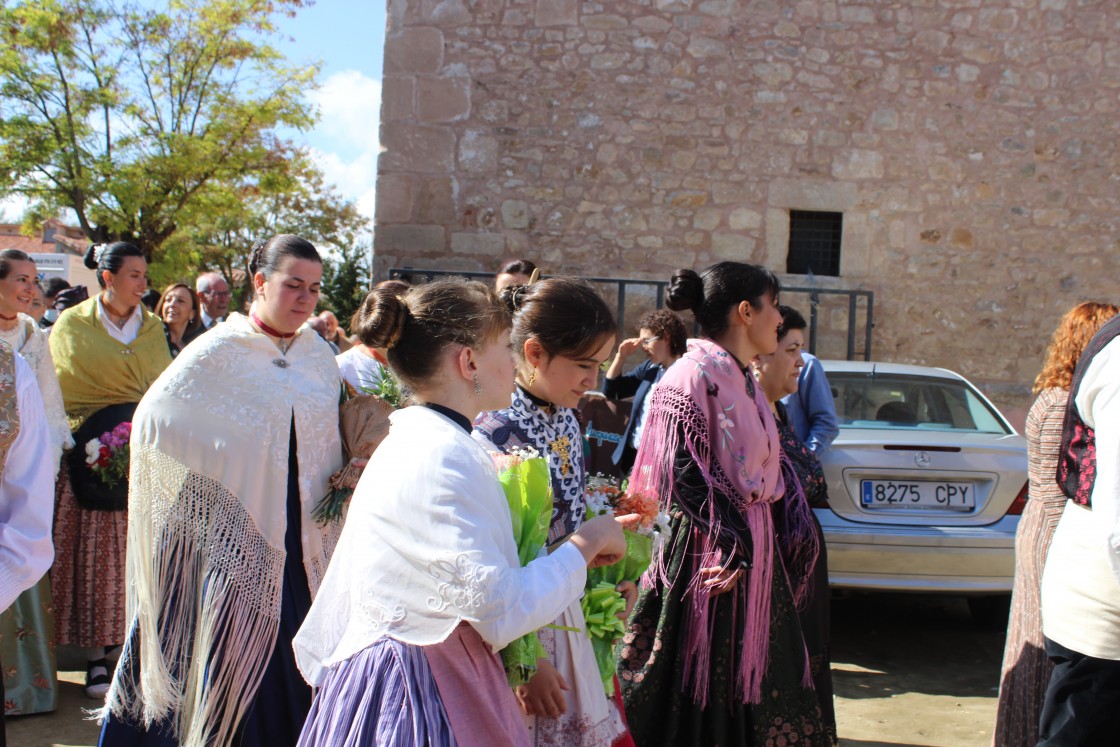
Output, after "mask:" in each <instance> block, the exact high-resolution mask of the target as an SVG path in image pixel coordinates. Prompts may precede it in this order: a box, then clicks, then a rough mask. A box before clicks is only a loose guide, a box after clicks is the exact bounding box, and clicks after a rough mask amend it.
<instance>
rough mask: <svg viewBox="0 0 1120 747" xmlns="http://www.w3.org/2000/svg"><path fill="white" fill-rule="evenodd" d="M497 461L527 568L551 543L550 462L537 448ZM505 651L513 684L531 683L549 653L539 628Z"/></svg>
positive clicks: (520, 555)
mask: <svg viewBox="0 0 1120 747" xmlns="http://www.w3.org/2000/svg"><path fill="white" fill-rule="evenodd" d="M494 464H495V466H496V467H497V468H498V482H500V483H501V485H502V491H503V492H504V493H505V495H506V501H507V502H508V503H509V513H510V516H511V518H512V519H513V539H514V542H516V543H517V558H518V560H519V561H521V565H522V567H524V566H526V565H528V564H529V563H530V561H532V560H533V559H534V558H536V557H537V556H538V555H540V553H541V550H542V549H544V546H545V543H546V542H548V526H549V524H550V523H551V521H552V482H551V478H550V476H549V472H548V462H547V461H546V460H545V458H544V457H542V456H541V455H540V454H539V453H537V451H536V450H535V449H532V448H528V449H524V450H520V451H513V452H511V453H509V454H495V455H494ZM501 654H502V663H503V664H505V668H506V679H507V680H508V681H509V684H510V686H511V687H516V686H517V685H524V684H525V683H526V682H528V681H529V678H530V677H532V676H533V674H534V673H535V672H536V671H537V659H540V658H542V657H545V656H547V653H546V652H545V650H544V646H542V645H541V641H540V638H538V637H537V634H536V632H535V631H534V632H532V633H528V634H526V635H523V636H521V637H520V638H518V639H517V640H516V641H513V642H512V643H510V644H509V645H508V646H506V647H505V648H503V649H502V651H501Z"/></svg>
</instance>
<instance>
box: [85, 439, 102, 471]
mask: <svg viewBox="0 0 1120 747" xmlns="http://www.w3.org/2000/svg"><path fill="white" fill-rule="evenodd" d="M100 456H101V441H100V440H98V439H96V438H91V439H90V440H88V441H86V464H88V465H89V466H91V467H92V466H93V465H94V464H96V463H97V459H98V457H100Z"/></svg>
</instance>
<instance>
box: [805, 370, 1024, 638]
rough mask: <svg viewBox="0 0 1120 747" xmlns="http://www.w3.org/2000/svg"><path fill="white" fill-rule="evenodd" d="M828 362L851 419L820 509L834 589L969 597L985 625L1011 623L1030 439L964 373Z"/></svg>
mask: <svg viewBox="0 0 1120 747" xmlns="http://www.w3.org/2000/svg"><path fill="white" fill-rule="evenodd" d="M822 363H823V366H824V369H825V372H826V373H827V375H828V382H829V384H830V385H831V387H832V394H833V399H834V401H835V403H836V413H837V416H838V418H839V423H840V435H839V436H838V437H837V438H836V440H835V441H833V443H832V446H831V447H830V448H829V449H827V450H826V451H825V452H824V454H823V455H822V458H821V461H822V463H823V465H824V471H825V477H826V479H827V482H828V498H829V505H828V507H827V508H817V509H815V511H816V514H817V518H818V519H819V520H820V523H821V527H822V528H823V530H824V535H825V539H826V543H827V546H828V572H829V582H830V584H831V586H832V587H833V588H838V589H857V590H862V591H895V592H898V591H902V592H938V593H948V594H963V595H968V597H969V605H970V607H971V608H972V612H973V615H974V617H975V618H976V619H977V620H978V621H980V622H984V623H997V622H999V617H1000V615H1003V616H1004V617H1003V622H1006V610H1007V599H1008V598H1007V595H1008V594H1010V592H1011V587H1012V581H1013V577H1014V574H1015V530H1016V528H1017V527H1018V525H1019V515H1020V514H1021V513H1022V511H1023V507H1024V505H1025V503H1026V497H1027V444H1026V440H1025V439H1024V438H1023V437H1022V436H1020V435H1018V434H1017V433H1016V432H1015V429H1014V428H1013V427H1012V426H1011V424H1010V423H1008V422H1007V420H1006V419H1005V418H1004V417H1003V415H1002V414H1000V412H999V410H997V409H996V407H995V406H994V405H992V403H991V402H989V401H988V399H987V398H986V397H984V395H983V394H981V393H980V392H979V391H977V389H976V388H975V387H974V386H972V384H970V383H969V382H968V381H966V380H965V379H964V378H963V377H961V376H960V375H958V374H956V373H953V372H952V371H948V370H945V369H942V368H927V367H923V366H906V365H895V364H889V363H871V362H866V363H865V362H854V361H822Z"/></svg>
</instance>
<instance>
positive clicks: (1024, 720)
mask: <svg viewBox="0 0 1120 747" xmlns="http://www.w3.org/2000/svg"><path fill="white" fill-rule="evenodd" d="M1068 399H1069V391H1067V390H1065V389H1044V390H1042V392H1040V393H1039V395H1038V398H1037V399H1036V400H1035V401H1034V404H1033V405H1032V406H1031V410H1030V413H1029V414H1028V415H1027V426H1026V436H1027V471H1028V479H1029V482H1030V486H1029V489H1028V491H1029V493H1028V495H1029V497H1028V500H1027V507H1026V509H1025V510H1024V511H1023V516H1022V519H1021V520H1020V522H1019V530H1018V532H1017V534H1016V536H1015V588H1014V591H1013V592H1012V595H1011V619H1010V621H1009V622H1008V624H1007V643H1006V644H1005V647H1004V650H1003V673H1002V675H1001V676H1000V687H999V709H998V711H997V714H996V729H995V735H994V737H993V739H992V744H993V745H995V746H996V747H1019V746H1020V745H1033V744H1034V743H1035V742H1037V741H1038V717H1039V713H1040V712H1041V710H1042V700H1043V697H1044V696H1045V694H1046V685H1047V683H1048V682H1049V681H1050V671H1051V669H1052V668H1053V666H1052V665H1051V664H1050V660H1049V659H1048V658H1047V656H1046V651H1045V648H1044V643H1043V639H1042V604H1041V601H1040V596H1041V595H1040V588H1041V585H1042V569H1043V566H1044V565H1045V564H1046V554H1047V552H1049V550H1050V540H1051V539H1052V538H1053V536H1054V530H1055V528H1057V526H1058V520H1059V519H1061V518H1062V510H1063V509H1064V508H1065V505H1066V496H1065V494H1064V493H1062V491H1061V488H1059V487H1058V482H1057V478H1056V475H1057V471H1058V452H1059V450H1060V447H1061V442H1062V419H1063V418H1064V417H1065V411H1066V401H1067V400H1068Z"/></svg>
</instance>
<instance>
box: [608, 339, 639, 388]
mask: <svg viewBox="0 0 1120 747" xmlns="http://www.w3.org/2000/svg"><path fill="white" fill-rule="evenodd" d="M641 346H642V338H640V337H628V338H626V339H625V340H623V341H622V342H621V343H619V345H618V353H617V354H616V355H615V356H614V360H612V361H611V365H610V368H608V369H607V378H608V379H617V378H618V377H619V376H621V375H622V359H623V358H625V357H626V356H628V355H630V354H631V353H633V352H634V351H635V350H637V349H638V348H640V347H641Z"/></svg>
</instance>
